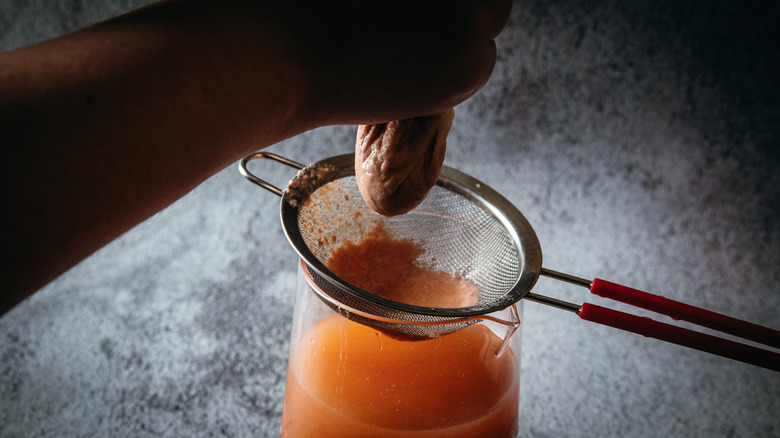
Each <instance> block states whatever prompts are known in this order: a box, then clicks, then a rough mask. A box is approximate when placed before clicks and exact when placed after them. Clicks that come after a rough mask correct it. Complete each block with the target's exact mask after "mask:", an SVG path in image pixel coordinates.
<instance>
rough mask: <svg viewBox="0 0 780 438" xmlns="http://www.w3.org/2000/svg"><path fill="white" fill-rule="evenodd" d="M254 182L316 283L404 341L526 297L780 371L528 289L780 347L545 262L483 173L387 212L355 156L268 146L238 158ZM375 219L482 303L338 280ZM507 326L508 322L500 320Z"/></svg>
mask: <svg viewBox="0 0 780 438" xmlns="http://www.w3.org/2000/svg"><path fill="white" fill-rule="evenodd" d="M255 159H272V160H274V161H277V162H281V163H284V164H286V165H289V166H292V167H294V168H297V169H299V172H298V174H297V175H296V176H295V178H293V180H291V181H290V184H289V185H288V187H287V188H286V189H285V190H281V189H279V188H278V187H276V186H274V185H272V184H270V183H268V182H266V181H264V180H262V179H260V178H258V177H257V176H255V175H254V174H252V173H251V172H250V171H249V170H248V169H247V163H248V162H249V161H251V160H255ZM239 170H240V172H241V174H242V175H243V176H244V177H245V178H247V179H248V180H250V181H252V182H254V183H255V184H258V185H260V186H261V187H263V188H265V189H267V190H269V191H272V192H273V193H275V194H277V195H279V196H281V197H282V202H281V220H282V226H283V228H284V232H285V234H286V235H287V238H288V240H289V241H290V243H291V244H292V246H293V247H294V249H295V250H296V252H297V253H298V254H299V255H300V257H301V260H302V262H303V264H304V265H305V268H306V270H307V274H308V277H309V278H310V279H311V282H312V283H313V284H312V286H313V289H315V291H316V292H317V293H318V295H320V297H321V298H322V299H323V300H325V301H326V302H327V303H329V304H330V305H331V307H333V308H334V309H335V310H337V311H339V312H340V313H342V314H344V315H345V316H347V317H348V318H350V319H353V320H355V321H357V322H360V323H363V324H367V325H370V326H372V327H375V328H377V329H379V330H382V331H384V332H386V333H389V334H391V335H395V336H398V337H403V338H411V339H415V338H427V337H431V336H436V335H441V334H446V333H449V332H452V331H455V330H458V329H460V328H462V327H464V326H466V325H468V324H470V323H473V322H475V321H478V320H481V319H492V317H491V316H490V315H489V314H491V313H493V312H497V311H500V310H503V309H506V308H508V307H510V306H512V304H514V303H516V302H517V301H519V300H520V299H523V298H526V299H529V300H532V301H537V302H541V303H544V304H547V305H551V306H554V307H557V308H561V309H565V310H569V311H572V312H575V313H576V314H577V315H578V316H579V317H580V318H581V319H585V320H588V321H592V322H596V323H600V324H605V325H608V326H611V327H615V328H619V329H623V330H627V331H631V332H634V333H638V334H642V335H644V336H650V337H654V338H657V339H661V340H665V341H668V342H673V343H676V344H679V345H683V346H687V347H691V348H696V349H699V350H702V351H707V352H710V353H714V354H718V355H721V356H724V357H729V358H732V359H736V360H740V361H743V362H747V363H751V364H754V365H758V366H762V367H765V368H770V369H774V370H776V371H780V354H778V353H776V352H773V351H768V350H764V349H760V348H757V347H754V346H751V345H746V344H742V343H738V342H735V341H731V340H727V339H723V338H719V337H715V336H712V335H708V334H704V333H699V332H695V331H692V330H688V329H684V328H681V327H677V326H673V325H669V324H665V323H661V322H657V321H654V320H652V319H649V318H643V317H637V316H634V315H630V314H627V313H623V312H618V311H615V310H611V309H608V308H604V307H601V306H596V305H592V304H589V303H584V304H582V305H577V304H573V303H568V302H565V301H561V300H557V299H554V298H549V297H546V296H543V295H539V294H536V293H533V292H531V289H532V288H533V286H534V284H535V283H536V281H537V279H538V278H539V275H545V276H548V277H551V278H555V279H558V280H563V281H566V282H569V283H572V284H576V285H580V286H584V287H587V288H589V289H590V291H591V292H592V293H594V294H597V295H600V296H603V297H607V298H611V299H615V300H618V301H622V302H624V303H628V304H631V305H634V306H637V307H642V308H645V309H648V310H651V311H654V312H658V313H662V314H666V315H669V316H671V317H673V318H675V319H682V320H687V321H689V322H693V323H695V324H698V325H701V326H704V327H709V328H712V329H715V330H719V331H721V332H724V333H729V334H732V335H735V336H739V337H742V338H744V339H748V340H751V341H754V342H758V343H763V344H765V345H769V346H771V347H774V348H780V332H778V331H776V330H773V329H770V328H767V327H762V326H758V325H755V324H751V323H748V322H745V321H740V320H737V319H734V318H730V317H728V316H725V315H721V314H717V313H714V312H710V311H707V310H703V309H699V308H696V307H693V306H689V305H687V304H683V303H679V302H676V301H672V300H669V299H667V298H663V297H660V296H657V295H651V294H648V293H646V292H642V291H638V290H636V289H631V288H628V287H625V286H620V285H617V284H614V283H610V282H607V281H604V280H600V279H595V280H593V281H589V280H585V279H582V278H579V277H574V276H571V275H567V274H563V273H560V272H555V271H551V270H548V269H544V268H542V251H541V247H540V246H539V241H538V239H537V237H536V234H535V233H534V230H533V228H532V227H531V225H530V224H529V223H528V221H527V220H526V219H525V217H524V216H523V215H522V214H521V213H520V212H519V211H518V210H517V209H516V208H515V207H514V206H513V205H512V204H511V203H510V202H509V201H507V200H506V199H505V198H504V197H502V196H501V195H500V194H499V193H497V192H495V191H494V190H492V189H491V188H490V187H488V186H486V185H485V184H482V183H481V182H479V181H477V180H476V179H474V178H472V177H470V176H468V175H466V174H464V173H462V172H459V171H457V170H455V169H453V168H450V167H447V166H444V167H443V168H442V172H441V176H440V177H439V180H438V181H437V183H436V185H435V186H434V187H433V189H431V191H430V193H429V194H428V196H427V197H426V198H425V200H424V201H423V202H422V203H421V204H420V205H419V206H418V207H417V208H415V209H414V210H412V211H411V212H409V213H407V214H404V215H400V216H395V217H390V218H388V217H384V216H381V215H379V214H376V213H374V212H373V211H372V210H371V209H370V208H369V207H368V206H367V205H366V204H365V203H364V201H363V199H362V197H361V195H360V192H359V191H358V187H357V182H356V179H355V168H354V155H352V154H347V155H339V156H334V157H330V158H327V159H325V160H321V161H319V162H317V163H314V164H312V165H309V166H304V165H302V164H299V163H297V162H295V161H292V160H289V159H287V158H284V157H280V156H278V155H275V154H272V153H268V152H256V153H254V154H251V155H249V156H247V157H244V159H242V160H241V162H240V163H239ZM378 224H382V225H383V226H384V228H385V229H386V230H387V231H388V233H389V234H390V235H391V236H393V237H395V238H399V239H404V240H412V241H414V242H415V243H416V244H418V245H419V246H420V247H422V249H423V250H424V253H423V255H422V256H421V259H420V260H419V262H420V263H421V264H424V265H425V266H426V267H429V268H432V269H435V270H438V271H442V272H447V273H451V274H457V275H459V276H461V277H464V278H467V279H469V280H471V281H472V282H473V283H474V284H475V285H476V286H477V287H478V289H479V299H478V302H477V304H475V305H474V306H470V307H461V308H433V307H422V306H415V305H410V304H406V303H401V302H397V301H393V300H389V299H386V298H383V297H381V296H378V295H374V294H372V293H370V292H368V291H365V290H362V289H360V288H358V287H356V286H354V285H352V284H350V283H348V282H346V281H344V280H343V279H341V278H340V277H338V276H337V275H336V274H334V273H333V272H331V271H330V270H329V269H328V267H327V266H326V264H325V261H326V260H327V259H328V256H329V254H330V251H331V250H332V249H334V248H337V247H339V246H340V245H342V244H343V243H344V242H355V243H357V242H360V240H361V236H364V235H366V233H368V232H369V231H370V230H372V229H374V228H375V227H376V226H377V225H378ZM499 322H502V323H505V321H499Z"/></svg>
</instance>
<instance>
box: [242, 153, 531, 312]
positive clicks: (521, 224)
mask: <svg viewBox="0 0 780 438" xmlns="http://www.w3.org/2000/svg"><path fill="white" fill-rule="evenodd" d="M259 155H260V156H262V157H265V158H273V159H276V158H283V157H278V156H275V154H270V153H264V152H261V153H259ZM253 157H255V158H257V157H258V156H255V155H253ZM247 158H249V157H247ZM281 162H283V163H285V164H288V165H291V166H293V167H299V166H300V167H299V168H302V167H303V166H302V165H299V164H298V163H295V162H290V161H289V160H286V159H284V161H281ZM327 166H333V167H334V168H335V169H336V170H337V171H336V172H335V173H333V175H331V177H330V178H329V179H327V181H326V182H324V183H322V184H320V185H318V186H317V187H316V188H314V190H316V189H317V188H319V187H321V186H323V185H325V184H326V183H327V182H330V181H333V180H336V179H339V178H344V177H349V176H352V175H354V174H355V156H354V154H343V155H335V156H332V157H328V158H325V159H322V160H319V161H317V162H316V163H314V164H311V165H309V166H306V167H307V168H316V167H327ZM245 176H246V175H245ZM253 182H255V183H257V184H259V185H262V184H260V182H258V181H253ZM263 183H265V182H264V181H263ZM265 184H267V183H265ZM436 185H438V186H440V187H442V188H444V189H446V190H449V191H452V192H455V193H457V194H458V195H460V196H463V197H465V198H467V199H468V200H469V201H470V202H473V203H475V204H478V205H479V206H480V207H481V208H483V209H484V211H485V212H487V213H488V214H490V215H491V216H492V217H494V218H495V219H496V220H497V221H498V222H499V223H500V224H501V225H502V226H503V228H504V229H505V231H506V232H507V233H508V236H509V238H510V239H511V241H512V244H513V246H514V247H515V248H516V249H517V251H518V252H519V260H520V266H519V267H518V269H519V275H518V277H517V279H516V281H515V283H514V285H513V286H512V287H511V288H509V289H508V290H507V292H506V293H505V294H503V295H502V296H501V297H500V298H499V299H496V300H493V301H491V302H489V303H482V304H478V305H475V306H470V307H460V308H439V307H426V306H417V305H412V304H407V303H402V302H399V301H394V300H390V299H387V298H384V297H381V296H378V295H375V294H372V293H370V292H368V291H365V290H363V289H361V288H358V287H356V286H354V285H353V284H351V283H349V282H347V281H345V280H344V279H342V278H341V277H339V276H338V275H336V274H335V273H333V272H332V271H331V270H330V269H328V268H327V266H326V265H325V264H324V262H323V261H320V260H319V259H318V258H317V257H316V256H315V255H314V253H312V251H311V250H310V249H309V247H308V245H307V244H306V242H305V241H304V239H303V237H302V235H301V230H300V226H299V221H298V209H299V207H300V204H301V202H300V201H301V200H300V199H298V198H296V199H292V197H291V196H292V195H291V194H290V191H289V190H284V191H280V192H282V199H281V205H280V212H279V214H280V218H281V222H282V228H283V230H284V233H285V236H286V237H287V240H288V241H289V242H290V244H291V245H292V247H293V249H294V250H295V251H296V253H297V254H298V255H299V256H300V257H301V259H302V260H303V261H304V262H305V264H306V265H307V266H308V268H309V269H311V270H313V271H314V272H315V273H316V274H317V275H318V276H320V277H321V278H322V279H324V280H326V281H328V282H329V283H331V285H333V286H334V287H337V288H338V289H340V291H342V292H345V293H347V294H350V295H353V296H354V297H357V298H359V299H362V300H366V301H368V302H370V303H372V304H374V305H376V306H381V307H384V308H386V309H390V310H391V311H394V312H406V313H411V314H416V315H422V316H426V317H433V318H442V319H455V318H463V317H470V316H478V315H486V314H490V313H493V312H497V311H500V310H503V309H506V308H507V307H509V306H511V305H512V304H514V303H516V302H518V301H520V300H521V299H523V298H524V297H526V296H527V295H528V294H529V293H530V291H531V289H532V288H533V287H534V285H535V284H536V281H537V280H538V278H539V276H540V274H541V271H542V251H541V246H540V244H539V240H538V238H537V237H536V233H535V232H534V230H533V228H532V227H531V224H530V223H529V222H528V220H527V219H526V218H525V217H524V216H523V215H522V213H520V211H519V210H517V208H515V207H514V205H513V204H512V203H510V202H509V201H508V200H507V199H506V198H504V197H503V196H502V195H501V194H499V193H498V192H496V191H495V190H493V189H492V188H490V187H489V186H488V185H486V184H484V183H482V182H481V181H479V180H477V179H475V178H473V177H471V176H470V175H467V174H465V173H463V172H461V171H459V170H457V169H454V168H451V167H449V166H443V167H442V170H441V174H440V176H439V179H438V180H437V182H436ZM262 186H263V187H265V188H267V189H268V187H266V186H265V185H262ZM269 190H271V189H269ZM272 191H274V190H272ZM274 192H275V193H277V194H278V192H276V191H274Z"/></svg>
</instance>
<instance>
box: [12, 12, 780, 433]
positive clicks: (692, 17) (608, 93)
mask: <svg viewBox="0 0 780 438" xmlns="http://www.w3.org/2000/svg"><path fill="white" fill-rule="evenodd" d="M144 3H146V2H145V1H141V0H136V1H129V0H89V1H76V0H70V1H66V0H46V1H43V0H36V1H25V0H0V49H2V50H7V49H11V48H14V47H17V46H20V45H25V44H29V43H33V42H35V41H38V40H41V39H45V38H48V37H52V36H56V35H58V34H61V33H64V32H67V31H70V30H73V29H76V28H78V27H80V26H84V25H86V24H89V23H92V22H95V21H97V20H100V19H102V18H105V17H109V16H112V15H115V14H118V13H121V12H123V11H125V10H128V9H130V8H132V7H136V6H139V5H141V4H144ZM743 3H744V2H737V1H696V2H694V1H690V2H680V1H669V0H660V1H653V2H623V1H617V0H614V1H610V0H601V1H590V2H577V1H565V0H559V1H520V2H515V6H514V10H513V13H512V18H511V20H510V22H509V24H508V27H507V29H506V30H505V32H504V33H503V34H502V35H501V37H500V38H499V41H498V43H499V49H500V54H499V56H500V58H499V61H498V64H497V66H496V70H495V73H494V75H493V77H492V79H491V80H490V82H489V83H488V85H487V86H486V87H485V88H484V89H483V90H481V91H480V92H479V93H478V94H477V95H475V96H474V97H473V98H472V99H470V100H469V101H468V102H466V103H464V104H462V105H461V106H459V107H458V108H457V111H456V112H457V117H456V120H455V125H454V127H453V132H452V133H451V136H450V141H449V149H448V156H447V164H448V165H450V166H453V167H457V168H459V169H461V170H463V171H465V172H467V173H470V174H472V175H473V176H475V177H477V178H478V179H481V180H483V181H484V182H485V183H487V184H489V185H491V186H492V187H493V188H495V189H497V190H498V191H499V192H501V193H502V194H504V196H506V197H507V198H508V199H509V200H510V201H511V202H513V203H514V204H515V205H517V206H518V208H519V209H520V210H521V211H523V212H524V214H525V215H526V216H527V217H528V219H529V220H530V222H531V223H532V224H533V226H534V227H535V229H536V231H537V234H538V236H539V239H540V241H541V244H542V248H543V250H544V253H545V266H546V267H547V268H550V269H556V270H562V271H565V272H569V273H571V274H574V275H580V276H584V277H593V276H600V277H602V278H607V279H611V280H614V281H617V282H622V283H624V284H627V285H631V286H634V287H637V288H644V289H646V290H648V291H651V292H655V293H660V294H664V295H666V296H669V297H671V298H675V299H680V300H684V301H686V302H689V303H692V304H696V305H701V306H706V307H708V308H710V309H712V310H715V311H721V312H726V313H728V314H731V315H734V316H737V317H740V318H744V319H747V320H750V321H753V322H756V323H759V324H764V325H769V326H773V327H775V328H780V312H779V311H778V309H780V268H778V267H779V266H780V220H779V219H778V214H779V213H780V171H779V170H778V169H780V167H779V165H780V152H778V151H779V150H780V144H779V143H778V140H779V139H780V136H778V133H780V123H779V122H780V120H779V119H780V85H779V84H778V80H779V79H778V78H780V66H779V65H778V59H779V55H780V50H779V49H780V36H779V35H778V33H779V32H780V11H779V8H778V6H777V5H778V3H777V2H753V3H752V4H753V5H752V6H751V5H750V4H748V5H746V4H743ZM756 4H758V5H756ZM354 131H355V129H354V127H332V128H324V129H318V130H315V131H312V132H309V133H306V134H304V135H301V136H299V137H296V138H293V139H291V140H289V141H286V142H284V143H282V144H279V145H277V146H274V147H273V148H272V150H274V151H277V152H281V153H283V154H285V155H287V156H290V157H292V158H294V159H297V160H298V161H301V162H312V161H315V160H317V159H319V158H324V157H327V156H331V155H335V154H338V153H344V152H349V151H350V150H351V148H352V144H353V141H354V140H353V136H354ZM1 141H2V140H0V142H1ZM259 171H261V172H262V173H264V174H266V175H268V177H269V179H271V180H273V181H276V182H278V183H280V184H281V183H283V182H284V181H286V180H287V179H288V178H289V177H290V174H289V172H288V171H286V170H284V169H278V168H274V167H269V168H268V169H265V168H263V169H261V170H259ZM277 208H278V199H277V198H276V197H275V196H274V195H271V194H269V193H266V192H264V191H262V190H260V189H259V188H257V187H256V186H253V185H251V184H249V183H247V182H246V181H244V180H243V179H242V178H241V177H240V176H239V175H238V172H237V171H236V169H235V167H231V168H229V169H226V170H225V171H224V172H222V173H220V174H218V175H216V176H215V177H214V178H212V179H210V180H209V181H207V182H205V183H204V184H203V185H202V186H200V187H199V188H198V189H197V190H195V191H194V192H192V193H191V194H190V195H188V196H186V197H185V198H183V199H182V200H181V201H179V202H177V203H176V204H174V205H173V206H171V207H170V208H168V209H167V210H165V211H163V212H162V213H160V214H158V215H157V216H155V217H153V218H151V219H149V220H148V221H147V222H145V223H143V224H142V225H140V226H138V227H137V228H136V229H134V230H132V231H131V232H129V233H127V234H126V235H124V236H123V237H122V238H120V239H118V240H117V241H115V242H113V243H112V244H110V245H108V246H107V247H105V248H104V249H103V250H101V251H100V252H98V253H97V254H95V255H94V256H93V257H91V258H89V259H88V260H86V261H84V262H83V263H81V264H80V265H78V266H77V267H75V268H74V269H72V270H71V271H70V272H68V273H67V274H65V275H64V276H62V277H61V278H60V279H58V280H57V281H55V282H53V283H52V284H50V285H49V286H47V287H46V288H44V289H43V290H41V291H40V292H38V293H37V294H36V295H35V296H33V297H32V298H31V299H29V300H27V301H26V302H24V303H22V304H21V305H20V306H18V307H17V308H16V309H14V310H13V311H11V312H9V313H7V314H6V315H4V316H3V317H2V318H0V436H3V437H31V436H36V437H37V436H57V437H76V436H100V437H103V436H133V437H144V436H192V437H197V436H204V437H205V436H236V437H243V436H269V437H272V436H278V430H279V424H280V415H281V406H282V395H283V389H284V379H285V366H286V356H287V348H288V337H289V329H290V319H291V315H292V305H293V297H292V290H293V287H294V284H295V267H296V258H295V255H294V252H293V251H292V250H291V249H290V248H289V246H288V245H287V243H286V241H285V239H284V237H283V234H282V232H281V227H280V225H279V220H278V213H277ZM536 290H537V291H538V292H544V293H546V294H550V295H554V296H559V297H562V298H565V299H569V300H572V301H577V302H581V301H583V300H587V301H592V302H597V303H600V304H605V303H603V302H602V301H600V300H598V299H595V298H592V297H588V296H586V294H587V292H586V291H584V290H580V288H576V287H572V286H567V285H562V284H559V283H557V282H554V281H551V280H545V279H542V280H540V282H539V284H538V286H537V289H536ZM609 305H610V306H612V307H615V308H618V309H625V308H624V307H622V306H619V305H612V304H609ZM661 319H662V320H663V318H661ZM523 342H524V346H523V351H522V355H523V359H522V360H523V362H522V388H521V399H522V407H521V409H522V411H521V431H522V433H523V436H536V437H568V436H571V437H593V436H599V437H629V436H631V437H633V436H637V437H638V436H641V437H669V436H685V437H770V436H780V417H779V416H778V415H777V414H778V412H780V374H777V373H774V372H770V371H766V370H762V369H759V368H756V367H752V366H748V365H744V364H741V363H737V362H733V361H729V360H726V359H721V358H718V357H715V356H711V355H707V354H704V353H699V352H696V351H692V350H688V349H684V348H682V347H678V346H674V345H669V344H665V343H662V342H658V341H654V340H650V339H645V338H642V337H640V336H636V335H632V334H626V333H622V332H619V331H617V330H614V329H609V328H605V327H600V326H597V325H595V324H591V323H587V322H584V321H580V320H579V319H578V318H576V317H575V316H573V315H571V314H569V313H566V312H562V311H559V310H555V309H550V308H546V307H544V306H541V305H538V304H534V303H528V304H526V306H525V328H524V332H523Z"/></svg>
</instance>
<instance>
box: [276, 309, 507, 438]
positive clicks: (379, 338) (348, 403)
mask: <svg viewBox="0 0 780 438" xmlns="http://www.w3.org/2000/svg"><path fill="white" fill-rule="evenodd" d="M501 343H502V339H501V338H500V337H499V336H496V334H495V333H493V332H492V331H491V330H490V329H489V328H488V327H486V326H484V325H480V324H474V325H471V326H468V327H466V328H464V329H462V330H460V331H457V332H455V333H451V334H448V335H445V336H441V337H439V338H435V339H430V340H425V341H404V340H398V339H395V338H391V337H388V336H387V335H385V334H383V333H381V332H378V331H376V330H374V329H372V328H370V327H367V326H363V325H361V324H358V323H355V322H352V321H349V320H347V319H345V318H343V317H341V316H339V315H332V316H329V317H327V318H325V319H323V320H322V321H320V322H319V323H317V324H316V325H315V326H313V327H312V328H311V329H309V330H308V331H307V332H306V333H304V335H303V336H302V337H301V338H300V339H299V341H298V344H297V346H296V347H295V348H294V350H293V351H292V353H291V356H290V365H289V368H288V377H287V387H286V392H285V398H284V414H283V419H282V437H283V438H297V437H307V438H315V437H339V438H347V437H371V438H375V437H376V438H382V437H421V438H422V437H425V438H429V437H445V436H446V437H464V438H465V437H474V438H476V437H491V438H498V437H515V436H516V434H517V427H518V425H517V416H518V403H519V379H518V376H517V369H518V367H517V363H516V360H515V355H514V354H513V352H512V351H511V349H509V348H508V349H506V350H504V351H503V353H502V354H501V355H500V356H498V357H496V352H497V351H498V350H499V347H500V345H501Z"/></svg>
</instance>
